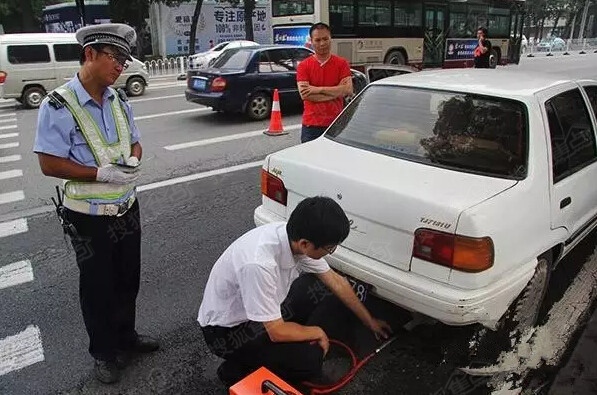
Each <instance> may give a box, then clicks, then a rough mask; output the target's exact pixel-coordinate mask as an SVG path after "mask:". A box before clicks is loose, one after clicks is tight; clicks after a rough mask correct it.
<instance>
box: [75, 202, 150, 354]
mask: <svg viewBox="0 0 597 395" xmlns="http://www.w3.org/2000/svg"><path fill="white" fill-rule="evenodd" d="M66 218H67V219H68V221H70V222H71V223H72V224H73V225H74V226H75V228H76V230H77V233H78V237H71V242H72V245H73V248H74V249H75V254H76V256H77V265H78V266H79V273H80V275H79V299H80V302H81V310H82V312H83V320H84V322H85V327H86V329H87V334H88V335H89V353H90V354H91V355H92V356H93V357H94V358H95V359H100V360H105V361H111V360H113V359H114V358H115V357H116V355H118V354H119V353H120V352H123V351H126V350H127V349H128V348H130V347H131V346H132V345H133V342H134V341H135V339H136V336H137V333H136V332H135V314H136V300H137V294H138V292H139V277H140V266H141V222H140V215H139V203H138V202H135V203H134V204H133V206H132V207H131V208H130V209H129V210H128V211H127V212H126V213H125V214H124V215H123V216H121V217H111V216H93V215H87V214H81V213H78V212H75V211H72V210H66Z"/></svg>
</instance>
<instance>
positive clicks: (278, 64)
mask: <svg viewBox="0 0 597 395" xmlns="http://www.w3.org/2000/svg"><path fill="white" fill-rule="evenodd" d="M267 52H268V56H269V60H270V62H271V66H272V71H274V72H279V71H281V72H288V71H295V68H294V60H293V58H292V55H291V51H290V50H288V49H272V50H270V51H267Z"/></svg>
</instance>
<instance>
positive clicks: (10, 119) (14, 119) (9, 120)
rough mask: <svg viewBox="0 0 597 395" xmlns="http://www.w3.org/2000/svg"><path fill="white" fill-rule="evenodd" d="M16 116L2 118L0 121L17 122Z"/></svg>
mask: <svg viewBox="0 0 597 395" xmlns="http://www.w3.org/2000/svg"><path fill="white" fill-rule="evenodd" d="M16 121H17V119H16V118H8V119H0V123H8V122H16Z"/></svg>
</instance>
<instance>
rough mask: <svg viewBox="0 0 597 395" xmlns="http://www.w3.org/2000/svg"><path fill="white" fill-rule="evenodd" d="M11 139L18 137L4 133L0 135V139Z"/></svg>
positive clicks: (15, 134)
mask: <svg viewBox="0 0 597 395" xmlns="http://www.w3.org/2000/svg"><path fill="white" fill-rule="evenodd" d="M13 137H19V134H18V133H4V134H0V139H11V138H13Z"/></svg>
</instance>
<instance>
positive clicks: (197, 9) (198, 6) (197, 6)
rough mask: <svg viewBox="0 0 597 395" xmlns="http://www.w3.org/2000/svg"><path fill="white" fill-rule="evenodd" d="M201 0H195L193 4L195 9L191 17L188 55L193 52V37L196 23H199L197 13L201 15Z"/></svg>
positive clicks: (195, 31) (195, 34)
mask: <svg viewBox="0 0 597 395" xmlns="http://www.w3.org/2000/svg"><path fill="white" fill-rule="evenodd" d="M202 5H203V0H197V3H196V4H195V11H194V12H193V18H192V19H191V34H190V37H189V55H193V54H194V53H195V38H196V37H197V24H198V23H199V15H201V6H202Z"/></svg>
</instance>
